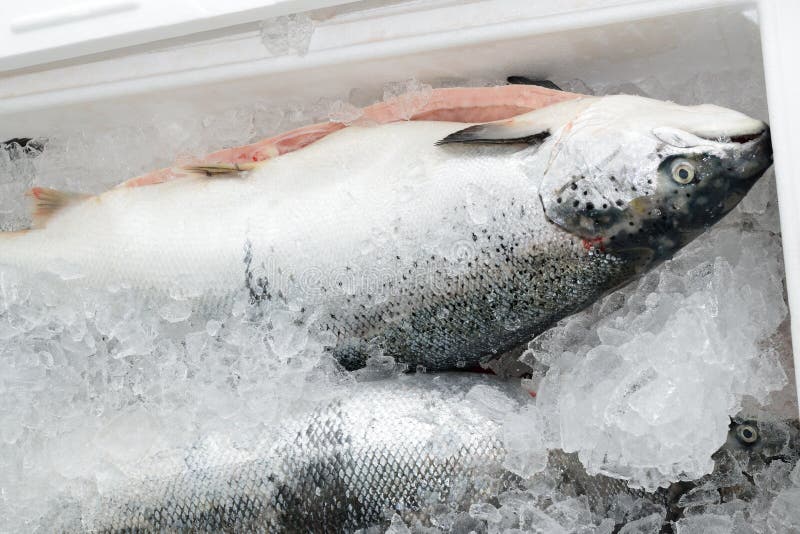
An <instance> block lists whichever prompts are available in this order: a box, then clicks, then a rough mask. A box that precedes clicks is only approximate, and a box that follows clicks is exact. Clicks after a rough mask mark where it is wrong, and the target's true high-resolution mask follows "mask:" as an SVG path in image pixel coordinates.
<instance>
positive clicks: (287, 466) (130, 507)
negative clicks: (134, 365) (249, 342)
mask: <svg viewBox="0 0 800 534" xmlns="http://www.w3.org/2000/svg"><path fill="white" fill-rule="evenodd" d="M391 386H392V384H365V385H364V388H365V391H363V392H359V393H358V396H357V398H354V399H343V400H339V401H335V402H332V403H330V404H328V405H326V406H325V407H323V408H320V409H318V410H315V411H313V412H312V413H311V414H309V415H307V416H305V417H301V418H300V419H298V420H297V421H295V422H294V423H291V424H289V425H288V426H287V427H286V428H283V429H280V431H279V432H278V435H276V436H274V438H273V439H266V440H263V441H262V442H261V443H259V444H258V445H256V446H255V447H253V448H252V450H250V456H251V457H252V458H253V459H250V460H247V461H234V462H230V463H228V462H225V461H223V462H219V463H218V460H215V463H217V464H218V465H215V466H208V465H204V464H203V461H199V462H189V465H190V467H189V468H188V469H187V470H186V471H185V472H183V473H180V474H177V475H176V476H174V477H148V478H146V479H144V480H141V481H139V482H137V483H134V484H131V485H129V486H127V487H124V488H120V489H119V491H116V492H113V493H112V494H111V495H109V496H107V497H104V498H103V499H100V500H98V501H97V502H95V503H92V504H91V505H90V506H88V507H87V508H86V509H85V510H84V512H83V517H84V524H85V527H88V528H89V529H90V530H91V531H97V532H109V533H110V532H119V533H123V532H131V533H133V532H162V531H169V532H173V531H179V532H349V531H354V530H357V529H360V528H365V527H369V526H371V525H381V524H385V522H386V521H387V519H388V518H390V517H391V515H392V514H393V513H395V512H396V513H399V514H400V515H401V516H402V517H403V518H404V519H406V520H407V521H413V520H419V521H422V522H423V523H426V522H428V520H429V518H428V516H427V513H426V510H431V509H436V510H437V512H438V511H441V510H442V509H450V510H453V511H466V510H467V509H468V508H469V504H470V503H472V502H480V501H493V500H495V497H494V496H496V495H497V494H498V493H500V492H501V491H502V490H503V489H505V488H507V487H510V486H513V485H515V484H516V483H517V478H516V477H515V476H514V475H511V474H510V473H508V472H507V471H504V470H503V469H502V468H501V464H502V459H503V457H504V455H505V452H504V449H503V447H502V443H501V441H500V438H499V428H500V427H499V425H498V424H497V423H496V422H494V421H492V420H490V419H488V418H487V417H485V416H483V415H481V414H480V413H479V412H478V411H476V410H475V409H473V408H471V407H469V405H467V404H462V403H457V402H456V403H453V402H452V400H453V399H452V398H450V399H447V398H446V397H443V396H442V394H441V393H442V391H441V388H439V391H437V390H436V389H433V390H430V389H428V390H426V389H423V388H418V387H413V388H410V387H400V388H399V391H396V390H395V389H394V388H393V387H391ZM450 394H451V395H457V396H458V397H459V398H463V392H460V393H457V392H452V391H451V392H450ZM432 507H433V508H432Z"/></svg>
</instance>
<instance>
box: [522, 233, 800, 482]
mask: <svg viewBox="0 0 800 534" xmlns="http://www.w3.org/2000/svg"><path fill="white" fill-rule="evenodd" d="M780 252H781V247H780V238H779V237H778V236H776V235H774V234H772V233H771V232H769V231H766V230H763V229H755V228H753V229H747V228H745V225H742V224H735V223H729V224H724V225H723V226H722V227H721V228H718V229H716V230H715V231H714V233H713V234H712V235H708V236H705V237H704V238H702V239H701V240H700V241H699V242H698V243H696V244H693V245H691V246H690V247H688V248H687V249H686V250H685V251H684V252H683V253H681V254H679V256H678V257H677V258H676V259H675V260H673V261H670V262H668V263H667V264H666V265H664V266H663V268H660V269H658V270H656V271H654V272H651V273H649V274H647V275H645V276H644V277H643V278H641V280H639V282H638V283H636V284H635V286H634V287H632V288H629V289H627V290H625V291H621V292H618V293H616V294H614V295H612V296H611V297H609V298H607V299H605V300H603V301H601V302H599V303H597V304H596V305H595V306H593V307H592V308H591V310H589V311H587V312H585V313H581V314H579V315H577V316H574V317H571V318H569V319H568V320H566V321H565V322H564V323H563V324H561V325H560V326H559V327H557V328H554V329H552V330H550V331H548V332H547V333H545V334H544V335H542V336H540V337H539V338H537V339H536V340H535V341H534V342H533V343H531V346H530V348H529V350H528V351H527V352H526V353H525V354H524V355H523V360H525V361H527V362H530V363H531V364H533V365H534V366H537V367H538V366H541V365H542V364H544V365H546V366H548V367H549V369H548V370H547V373H546V374H545V376H544V377H543V378H542V379H541V381H540V382H539V383H538V388H537V392H538V398H537V406H538V408H539V409H540V410H541V413H542V414H543V417H544V419H545V420H546V422H547V424H548V427H547V428H548V430H549V431H550V432H551V433H552V438H553V442H552V444H553V445H555V446H556V447H558V448H562V449H564V450H566V451H570V452H571V451H578V452H579V453H580V458H581V460H582V461H583V463H584V465H585V466H586V467H587V468H588V469H589V470H590V472H596V473H610V474H613V475H615V476H620V477H624V478H626V479H630V480H631V481H632V483H634V484H636V485H641V486H643V487H645V488H648V489H654V488H656V487H658V486H664V485H667V484H669V483H670V482H672V481H674V480H676V479H678V478H688V479H694V478H698V477H699V476H701V475H703V474H705V473H707V472H708V471H709V469H710V466H711V460H710V456H711V454H712V453H713V452H714V451H715V450H716V449H717V448H718V447H719V446H720V445H721V444H722V442H723V441H724V440H725V436H726V434H727V430H728V423H729V419H728V416H729V415H731V414H735V413H736V412H737V411H739V410H740V409H741V408H742V399H743V398H744V396H745V395H749V396H751V397H753V398H754V399H755V400H756V401H758V402H759V403H762V404H763V403H767V402H768V401H769V395H770V393H772V392H774V391H778V390H781V389H782V388H783V387H784V386H785V385H786V384H787V376H786V374H785V372H784V370H783V369H782V367H781V362H780V356H779V354H778V352H777V350H776V347H775V346H773V345H772V344H771V343H770V342H769V338H770V336H772V335H773V334H774V333H775V331H776V330H777V329H778V327H779V326H780V325H781V323H782V322H783V320H784V319H785V317H786V313H787V309H786V306H785V304H784V298H783V285H782V276H783V275H782V264H781V261H780Z"/></svg>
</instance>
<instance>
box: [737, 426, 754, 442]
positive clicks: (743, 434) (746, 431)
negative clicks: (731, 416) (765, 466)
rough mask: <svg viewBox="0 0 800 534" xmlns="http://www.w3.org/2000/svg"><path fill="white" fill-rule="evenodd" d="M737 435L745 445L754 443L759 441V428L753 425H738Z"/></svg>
mask: <svg viewBox="0 0 800 534" xmlns="http://www.w3.org/2000/svg"><path fill="white" fill-rule="evenodd" d="M736 437H737V439H738V440H739V441H740V442H742V443H744V444H745V445H752V444H753V443H755V442H756V441H758V430H757V429H756V427H754V426H753V425H739V426H738V427H736Z"/></svg>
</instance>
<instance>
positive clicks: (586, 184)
mask: <svg viewBox="0 0 800 534" xmlns="http://www.w3.org/2000/svg"><path fill="white" fill-rule="evenodd" d="M559 106H561V107H562V108H563V114H562V115H561V117H560V118H559V114H558V110H557V109H551V110H550V111H549V113H550V116H549V117H548V122H549V123H550V126H549V133H550V135H549V136H548V138H547V140H546V141H545V144H543V145H542V146H541V149H545V148H546V146H545V145H546V144H550V147H549V148H550V150H549V151H546V152H545V154H544V157H545V158H546V162H544V163H541V164H540V165H541V168H540V169H539V172H541V173H542V174H543V176H544V178H543V181H542V183H541V187H540V189H539V195H540V198H541V202H542V205H543V207H544V210H545V214H546V215H547V217H548V219H549V220H550V221H551V222H553V223H555V224H556V225H558V226H560V227H561V228H562V229H564V230H566V231H568V232H570V233H572V234H574V235H577V236H579V237H581V238H583V239H588V240H592V242H596V243H602V244H603V245H604V246H606V247H610V248H612V249H620V250H624V249H647V250H648V251H650V252H651V253H652V258H653V260H654V261H659V260H663V259H666V258H669V257H670V256H672V254H674V253H675V252H676V251H677V250H678V249H680V248H681V247H682V246H684V245H685V244H687V243H688V242H689V241H691V240H692V239H694V238H695V237H697V236H698V235H699V234H700V233H702V232H703V230H705V229H706V228H708V227H710V226H711V225H713V224H714V223H716V222H717V221H719V220H720V219H721V218H722V217H723V216H724V215H725V214H726V213H728V212H729V211H731V210H732V209H733V208H734V207H735V206H736V205H737V204H738V203H739V201H740V200H741V199H742V198H743V197H744V196H745V194H747V192H748V191H749V189H750V188H751V187H752V186H753V184H755V183H756V181H757V180H758V178H759V177H761V176H762V175H763V174H764V172H765V171H766V170H767V169H768V168H769V166H770V165H771V164H772V146H771V143H770V134H769V128H768V127H767V125H766V124H765V123H763V122H762V121H759V120H756V119H753V118H750V117H748V116H746V115H744V114H742V113H739V112H736V111H733V110H730V109H726V108H722V107H718V106H713V105H700V106H682V105H679V104H675V103H672V102H663V101H659V100H652V99H649V98H643V97H637V96H627V95H617V96H606V97H600V98H585V99H580V100H577V101H573V102H566V103H564V104H558V105H556V106H553V108H557V107H559ZM529 115H532V114H529ZM521 120H526V118H521Z"/></svg>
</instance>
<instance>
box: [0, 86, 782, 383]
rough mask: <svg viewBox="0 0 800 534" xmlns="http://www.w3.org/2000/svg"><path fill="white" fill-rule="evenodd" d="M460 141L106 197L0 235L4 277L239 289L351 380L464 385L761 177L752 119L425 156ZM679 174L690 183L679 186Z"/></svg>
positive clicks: (680, 114)
mask: <svg viewBox="0 0 800 534" xmlns="http://www.w3.org/2000/svg"><path fill="white" fill-rule="evenodd" d="M637 112H641V113H638V114H637ZM681 125H683V126H685V129H686V130H692V131H684V130H681V129H680V127H681ZM467 128H470V127H469V126H467ZM464 129H465V125H464V124H458V123H448V122H427V121H412V122H401V123H391V124H384V125H380V126H375V127H359V126H351V127H348V128H344V129H341V130H339V131H337V132H335V133H332V134H330V135H328V136H326V137H324V138H323V139H321V140H319V141H317V142H315V143H313V144H311V145H309V146H307V147H305V148H303V149H302V150H298V151H294V152H291V153H288V154H285V155H283V156H281V157H279V158H275V159H271V160H268V161H266V162H263V163H262V164H260V165H259V166H258V167H257V168H256V169H254V170H252V171H251V172H249V173H242V175H241V176H238V177H222V178H204V177H203V178H200V177H195V178H187V179H185V180H175V181H171V182H168V183H164V184H159V185H154V186H149V187H138V188H118V189H114V190H111V191H109V192H106V193H104V194H102V195H98V196H96V197H91V198H89V199H86V200H79V201H77V202H72V203H70V204H69V205H67V206H64V207H63V208H61V209H59V210H58V211H57V212H56V213H53V214H52V215H50V218H49V221H48V222H47V224H46V226H45V227H44V228H41V229H34V230H31V231H29V232H26V233H24V234H21V235H20V234H16V235H2V236H0V263H7V264H11V266H12V267H15V268H17V269H21V270H22V271H27V272H29V273H32V274H35V273H36V272H38V271H41V270H46V269H47V268H48V266H50V265H52V264H53V263H62V262H63V263H66V264H67V265H70V266H71V267H73V268H72V269H71V270H72V271H77V272H79V273H81V275H82V280H78V281H77V282H78V283H85V284H89V285H92V286H95V287H98V286H99V287H105V286H109V285H120V284H123V285H130V286H132V287H134V288H138V289H141V290H144V291H145V292H152V293H153V294H154V295H156V296H159V295H173V296H177V297H178V298H194V297H197V298H198V300H199V304H198V305H199V306H201V307H205V308H215V307H218V306H219V305H220V303H221V302H222V303H224V302H227V301H229V300H230V299H232V298H233V297H234V296H235V295H236V294H238V292H240V291H242V290H244V291H247V292H248V293H249V298H250V301H251V303H252V304H254V305H255V307H256V308H257V310H258V313H262V314H263V316H264V318H265V320H268V317H269V312H270V310H271V309H274V308H276V307H277V308H281V309H288V310H289V312H290V313H291V314H292V315H293V319H294V322H295V323H297V324H301V325H308V326H309V327H310V328H313V329H316V330H317V331H321V332H325V333H329V334H331V335H332V337H333V342H332V345H333V347H332V350H333V352H334V355H335V357H336V358H337V359H338V360H339V361H340V362H341V363H342V365H344V367H345V368H347V369H357V368H360V367H363V366H364V365H365V362H366V360H367V359H368V358H369V357H371V356H372V355H374V354H376V353H380V352H382V353H383V354H385V355H387V356H391V357H393V358H395V359H396V360H397V361H399V362H401V363H403V364H406V365H408V366H411V367H414V366H423V367H425V368H427V369H429V370H446V369H454V368H460V367H467V368H469V367H473V366H475V365H477V364H479V363H483V362H486V361H487V360H490V359H492V358H494V357H495V356H496V355H497V354H502V353H503V352H505V351H507V350H509V349H511V348H513V347H515V346H517V345H519V344H520V343H524V342H526V341H528V340H529V339H531V338H532V337H533V336H535V335H536V334H538V333H540V332H542V331H544V330H546V329H547V328H548V327H549V326H551V325H552V324H554V323H555V322H556V321H558V320H559V319H561V318H562V317H565V316H567V315H570V314H572V313H575V312H577V311H579V310H580V309H582V308H584V307H585V306H587V305H589V304H591V303H592V302H594V301H596V300H597V299H598V298H600V297H601V296H602V295H604V294H605V293H607V292H609V291H611V290H613V289H615V288H617V287H619V286H620V285H622V284H624V283H626V282H628V281H630V280H631V279H633V278H634V277H635V276H636V275H637V274H638V273H640V272H642V271H644V270H645V269H647V268H648V267H651V266H652V265H655V264H656V263H658V262H659V261H663V260H664V259H666V258H668V257H670V256H671V255H672V254H673V253H674V252H675V251H676V250H678V249H679V248H680V247H681V246H683V245H685V244H686V243H688V242H689V241H690V240H691V239H693V238H694V237H695V236H696V235H698V234H699V233H700V232H702V231H703V230H704V229H706V228H707V227H708V226H710V225H712V224H713V223H714V222H716V220H718V219H719V218H720V217H722V216H723V215H724V214H725V213H727V211H729V210H730V209H732V208H733V207H734V206H735V205H736V203H737V202H738V201H739V200H740V199H741V198H742V196H743V195H744V194H745V193H746V192H747V190H748V189H749V187H750V186H752V184H753V183H754V182H755V180H756V179H757V178H758V177H759V176H760V175H761V174H762V173H763V172H764V171H765V170H766V168H767V167H768V166H769V165H770V163H771V149H769V137H768V131H767V130H766V126H765V125H764V124H763V123H761V122H760V121H756V120H754V119H750V118H748V117H746V116H744V115H741V114H739V113H736V112H733V111H730V110H725V109H723V108H716V107H714V106H697V107H684V106H677V105H676V104H670V103H664V102H658V101H653V100H649V99H644V98H640V97H624V96H615V97H585V98H581V99H573V100H569V101H566V102H562V103H559V104H555V105H552V106H548V107H545V108H542V109H539V110H537V111H534V112H531V113H528V114H525V115H520V116H517V117H513V118H511V119H508V120H505V121H499V122H493V123H487V124H484V125H483V126H482V127H481V128H480V129H478V130H471V131H472V132H480V133H479V134H478V138H477V139H476V137H475V135H471V137H470V143H469V144H463V143H456V144H446V145H443V146H439V145H437V142H438V141H441V140H443V139H446V138H448V137H450V136H452V135H453V134H455V133H456V132H458V131H462V130H464ZM665 129H668V130H665ZM654 131H657V132H660V135H661V138H659V137H658V136H657V135H655V134H654V133H653V132H654ZM526 132H527V134H529V135H526ZM665 132H666V133H665ZM693 132H694V133H693ZM504 134H505V135H507V136H508V137H509V138H511V139H524V138H530V139H535V140H536V143H535V144H533V145H530V144H524V143H523V144H517V143H513V144H505V143H500V144H497V143H498V140H502V138H503V135H504ZM699 134H702V135H703V136H705V138H702V139H701V138H699V137H698V136H697V135H699ZM717 134H718V135H719V136H721V137H724V136H726V135H727V136H728V137H741V136H753V135H755V136H756V137H757V138H756V139H754V140H747V141H746V142H742V143H738V142H732V141H725V140H722V141H713V140H709V139H708V136H713V135H717ZM480 135H485V136H490V137H491V143H492V144H481V143H479V142H478V143H475V141H480ZM451 138H452V137H451ZM662 138H665V139H667V141H669V142H671V143H673V144H674V145H681V146H674V145H670V144H669V142H667V141H664V140H663V139H662ZM620 139H623V140H624V141H625V143H623V144H621V143H620ZM676 158H682V159H681V160H680V161H683V160H684V159H687V161H688V159H691V161H693V162H695V164H696V165H697V169H698V171H697V172H698V177H702V178H703V179H702V180H701V181H699V182H698V183H696V184H695V183H692V184H688V185H685V186H677V185H675V183H674V181H673V180H672V178H671V177H670V175H669V172H670V169H671V168H668V167H669V166H668V165H667V163H668V162H670V161H677V159H676ZM709 162H710V163H709ZM706 167H707V168H706ZM611 178H613V180H612V179H611ZM578 182H579V183H578ZM617 189H619V191H617ZM689 191H692V192H693V195H694V196H693V197H692V198H691V200H690V201H687V200H684V196H682V195H678V196H674V195H677V194H678V193H684V192H687V193H688V192H689ZM582 193H584V195H582ZM590 193H591V194H590ZM584 196H585V198H590V199H592V200H591V201H586V200H583V199H584ZM675 198H680V199H681V200H680V202H679V201H676V200H674V199H675ZM604 199H605V201H604Z"/></svg>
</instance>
